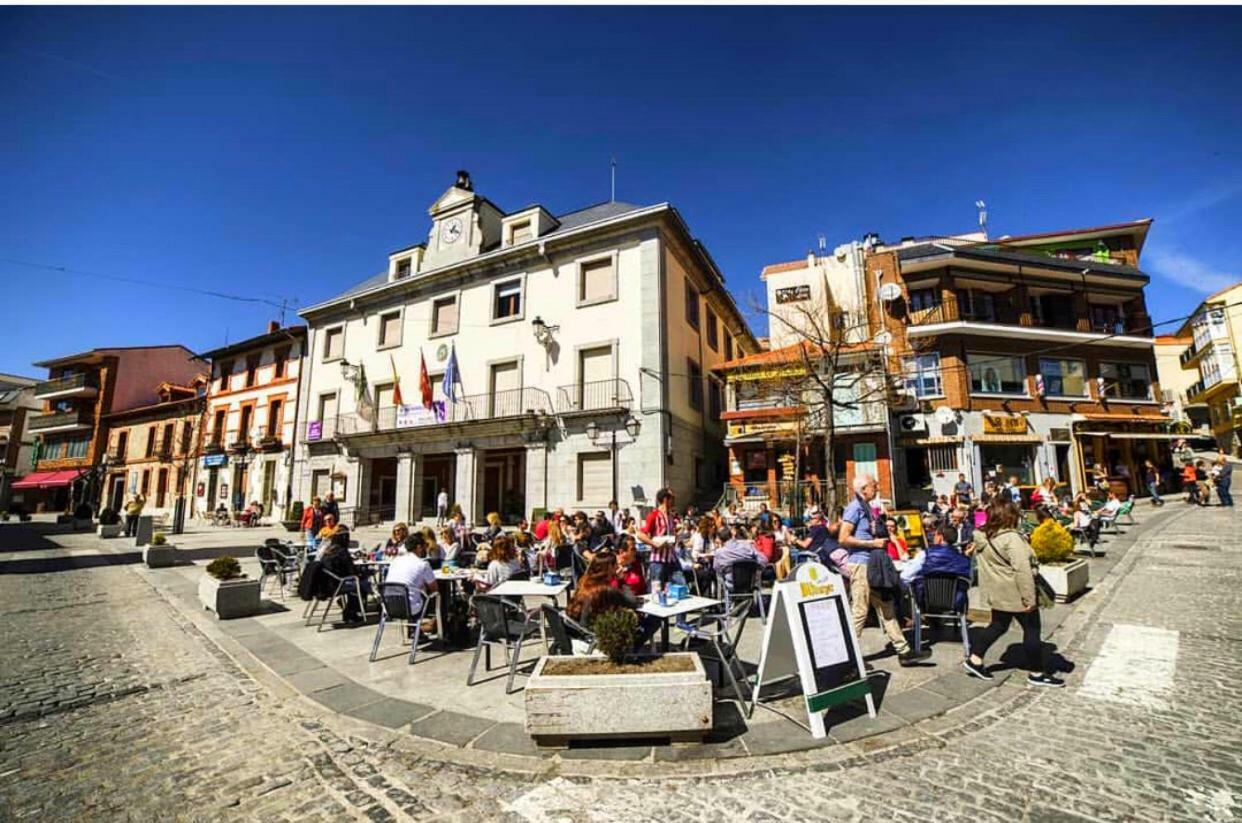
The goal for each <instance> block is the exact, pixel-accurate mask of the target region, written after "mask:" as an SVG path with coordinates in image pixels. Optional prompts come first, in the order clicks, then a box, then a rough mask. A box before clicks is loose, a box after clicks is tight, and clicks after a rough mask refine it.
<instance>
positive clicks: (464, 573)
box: [435, 566, 475, 646]
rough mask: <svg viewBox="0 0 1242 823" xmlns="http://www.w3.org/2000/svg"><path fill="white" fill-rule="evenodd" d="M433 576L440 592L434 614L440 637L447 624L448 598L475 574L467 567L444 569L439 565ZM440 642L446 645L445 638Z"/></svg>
mask: <svg viewBox="0 0 1242 823" xmlns="http://www.w3.org/2000/svg"><path fill="white" fill-rule="evenodd" d="M435 578H436V588H437V589H438V590H439V592H440V597H439V598H438V600H439V603H438V604H437V610H438V611H439V614H437V615H436V620H437V621H438V626H439V630H440V634H441V637H443V636H444V631H445V626H447V625H448V607H449V600H450V599H451V598H453V597H455V596H456V595H457V592H458V591H460V590H461V586H462V584H463V583H465V582H466V581H467V580H473V579H474V578H475V576H474V573H473V572H471V571H470V570H468V569H458V568H454V569H446V568H445V567H443V566H441V567H440V568H439V569H436V573H435ZM441 642H442V643H444V645H446V646H447V645H448V641H447V640H441Z"/></svg>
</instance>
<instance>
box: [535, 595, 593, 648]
mask: <svg viewBox="0 0 1242 823" xmlns="http://www.w3.org/2000/svg"><path fill="white" fill-rule="evenodd" d="M540 609H541V611H542V612H543V622H544V624H545V625H547V627H548V654H563V655H574V654H577V652H576V651H575V650H574V640H578V641H581V642H582V643H584V644H586V654H590V653H591V652H593V651H595V635H593V634H591V632H589V631H587V630H586V629H585V628H583V627H582V626H581V625H579V624H578V623H577V622H575V621H574V620H573V619H572V618H571V617H570V616H569V615H567V614H565V612H563V611H561V610H560V609H558V608H557V607H556V606H553V605H552V604H551V603H544V604H543V605H542V606H541V607H540Z"/></svg>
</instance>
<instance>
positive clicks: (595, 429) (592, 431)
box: [586, 420, 599, 443]
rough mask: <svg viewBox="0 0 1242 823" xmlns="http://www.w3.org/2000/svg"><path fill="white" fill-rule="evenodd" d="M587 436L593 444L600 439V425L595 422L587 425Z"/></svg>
mask: <svg viewBox="0 0 1242 823" xmlns="http://www.w3.org/2000/svg"><path fill="white" fill-rule="evenodd" d="M586 436H587V440H590V441H591V442H592V443H594V442H595V441H596V440H598V439H599V424H598V423H596V422H595V421H594V420H592V421H591V422H589V423H587V424H586Z"/></svg>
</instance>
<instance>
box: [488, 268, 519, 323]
mask: <svg viewBox="0 0 1242 823" xmlns="http://www.w3.org/2000/svg"><path fill="white" fill-rule="evenodd" d="M492 291H493V293H494V295H495V299H494V300H493V301H492V319H493V320H509V319H513V318H515V317H521V316H522V279H521V278H520V277H518V278H514V279H513V280H504V281H502V282H500V283H497V284H496V285H495V286H493V287H492Z"/></svg>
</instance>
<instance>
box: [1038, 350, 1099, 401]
mask: <svg viewBox="0 0 1242 823" xmlns="http://www.w3.org/2000/svg"><path fill="white" fill-rule="evenodd" d="M1039 373H1040V374H1041V375H1043V377H1044V394H1048V395H1051V396H1053V397H1086V396H1087V365H1086V364H1085V363H1083V362H1082V361H1081V360H1062V359H1060V358H1052V357H1041V358H1040V359H1039Z"/></svg>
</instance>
